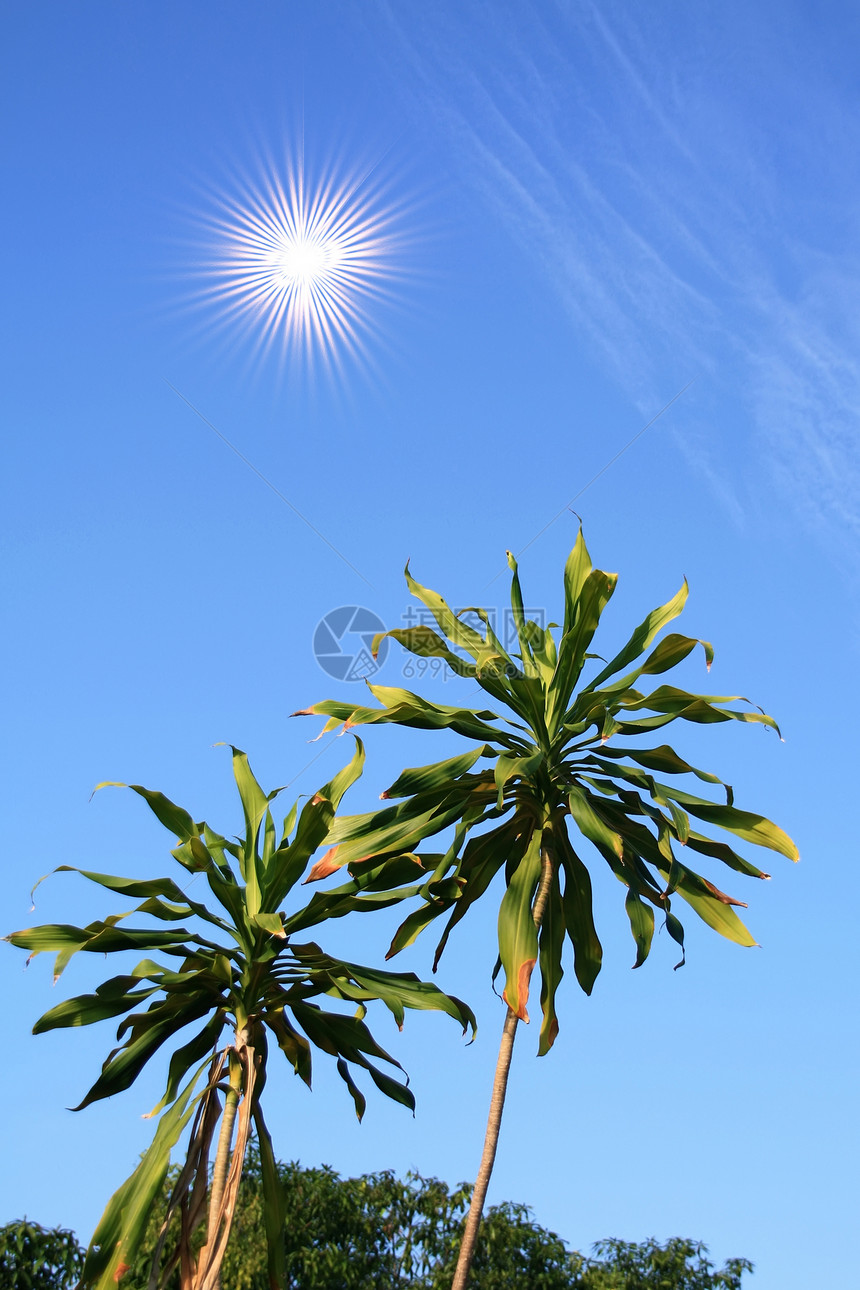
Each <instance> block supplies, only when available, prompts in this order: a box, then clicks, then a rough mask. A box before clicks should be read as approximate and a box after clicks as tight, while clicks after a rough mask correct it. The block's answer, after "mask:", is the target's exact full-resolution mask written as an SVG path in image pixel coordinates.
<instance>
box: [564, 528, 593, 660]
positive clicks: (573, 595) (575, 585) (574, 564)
mask: <svg viewBox="0 0 860 1290" xmlns="http://www.w3.org/2000/svg"><path fill="white" fill-rule="evenodd" d="M591 570H592V564H591V556H590V555H589V554H588V548H587V546H586V545H585V538H584V537H583V535H582V527H581V526H580V529H579V533H578V534H577V537H576V543H575V545H574V548H573V550H572V551H571V553H570V555H569V556H568V557H567V563H566V565H565V566H564V626H563V629H562V635H563V636H567V634H568V633H569V632H570V631H571V630H572V628H573V627H574V626H575V624H576V619H577V615H578V613H579V599H580V596H581V595H582V589H583V587H584V586H585V583H586V581H587V579H588V576H589V574H590V573H591Z"/></svg>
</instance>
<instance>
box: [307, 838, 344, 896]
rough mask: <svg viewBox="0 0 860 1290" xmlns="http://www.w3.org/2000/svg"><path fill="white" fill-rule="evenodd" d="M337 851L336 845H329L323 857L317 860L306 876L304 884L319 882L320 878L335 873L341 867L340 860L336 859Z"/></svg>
mask: <svg viewBox="0 0 860 1290" xmlns="http://www.w3.org/2000/svg"><path fill="white" fill-rule="evenodd" d="M336 851H337V847H336V846H335V847H329V849H328V851H326V853H325V855H324V856H323V857H322V859H321V860H317V862H316V864H315V865H314V867H313V868H312V869H311V871H310V873H309V874H308V876H307V878H305V881H304V883H303V884H302V885H303V886H305V885H307V883H309V882H319V881H320V879H322V878H327V877H328V876H329V874H330V873H335V872H336V871H337V870H338V869H339V868H340V862H339V861H338V860H336V859H335V852H336Z"/></svg>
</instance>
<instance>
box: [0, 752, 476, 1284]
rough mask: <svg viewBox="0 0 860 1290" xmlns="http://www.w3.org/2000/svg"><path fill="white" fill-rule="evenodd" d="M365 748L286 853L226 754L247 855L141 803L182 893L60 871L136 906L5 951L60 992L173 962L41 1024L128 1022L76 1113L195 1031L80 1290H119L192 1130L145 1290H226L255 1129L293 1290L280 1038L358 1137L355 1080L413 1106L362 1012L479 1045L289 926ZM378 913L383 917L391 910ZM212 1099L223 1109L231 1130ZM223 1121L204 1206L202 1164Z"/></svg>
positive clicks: (83, 999)
mask: <svg viewBox="0 0 860 1290" xmlns="http://www.w3.org/2000/svg"><path fill="white" fill-rule="evenodd" d="M356 744H357V747H356V752H355V755H354V757H353V758H352V760H351V761H350V763H349V765H348V766H346V767H345V768H344V769H343V770H341V771H340V772H339V773H338V774H337V775H335V777H334V778H333V779H332V780H331V782H330V783H329V784H326V786H325V787H324V788H322V789H320V791H319V792H318V793H316V794H315V795H314V796H313V798H312V799H311V800H310V801H309V802H307V803H306V804H305V806H304V807H303V809H302V810H301V812H300V813H299V812H298V804H296V805H295V806H293V808H292V810H291V811H290V812H289V814H288V815H287V817H286V820H285V821H284V824H283V829H282V830H281V834H280V838H279V837H278V835H277V832H276V829H275V824H274V821H273V818H272V811H271V805H272V802H273V801H274V799H275V798H276V797H277V795H278V793H279V792H280V791H281V790H280V789H276V790H275V791H274V792H272V793H269V794H266V793H264V792H263V790H262V789H261V788H260V785H259V784H258V783H257V781H256V779H255V778H254V776H253V774H252V773H251V769H250V767H249V765H248V760H247V758H246V756H245V754H244V753H243V752H240V751H239V750H238V749H235V748H234V749H233V771H234V776H235V780H236V785H237V787H238V790H239V796H240V798H241V803H242V810H243V813H244V819H245V831H244V835H243V836H241V837H239V838H238V839H237V840H236V841H228V840H227V839H226V838H224V837H222V836H221V835H220V834H218V833H216V832H214V831H213V830H212V829H211V828H210V827H209V826H208V824H206V823H205V822H201V823H196V822H195V821H194V820H193V819H192V817H191V816H190V815H189V814H188V813H187V812H186V811H184V810H183V809H182V808H181V807H179V806H176V805H175V804H174V803H173V802H171V801H169V800H168V798H166V797H164V796H163V795H162V794H161V793H158V792H153V791H151V790H149V789H146V788H142V787H141V786H140V785H137V784H133V785H130V787H131V788H132V789H133V790H134V792H135V793H138V794H139V795H140V796H141V797H142V798H144V800H145V801H146V802H147V804H148V805H149V807H150V808H151V810H152V811H153V813H154V814H155V816H156V817H157V819H158V820H159V821H160V822H161V823H162V824H163V825H164V826H165V827H166V828H167V829H168V830H169V831H170V832H171V833H172V834H173V835H174V836H175V837H176V838H177V839H178V846H177V847H176V848H175V850H174V851H173V852H172V854H173V856H174V858H175V859H176V860H177V862H178V863H179V865H180V866H181V868H182V869H183V870H184V871H185V874H186V875H187V876H189V881H188V882H187V883H186V886H185V889H183V888H181V887H180V886H179V885H178V884H177V883H176V882H174V881H173V880H172V879H171V878H154V879H146V880H141V879H136V878H122V877H113V876H111V875H107V874H101V873H91V872H88V871H86V870H76V869H72V867H71V866H69V865H61V866H60V867H59V868H60V870H65V871H69V870H71V871H72V872H78V873H81V874H83V876H84V877H85V878H88V879H89V880H90V881H92V882H94V883H97V884H99V885H100V886H101V887H106V888H107V889H108V890H109V891H112V892H116V893H118V894H120V895H122V896H124V897H127V898H129V899H130V900H135V901H139V902H140V903H138V904H136V905H135V907H134V909H132V910H129V911H126V912H125V913H121V914H113V915H111V916H110V917H108V918H105V919H103V920H99V921H96V922H93V923H90V924H89V925H88V926H86V927H72V926H68V925H63V924H58V925H45V926H41V927H34V928H30V929H29V930H27V931H20V932H15V933H14V934H13V935H11V936H9V937H8V938H7V939H8V940H10V941H11V942H12V944H13V945H17V946H20V947H21V948H23V949H28V950H30V951H31V957H32V956H33V955H35V954H39V953H42V952H43V951H55V952H56V954H57V958H56V966H55V969H54V979H55V980H56V979H57V977H58V976H59V975H60V974H61V972H62V971H63V969H64V968H65V967H66V965H67V964H68V962H69V960H70V959H71V958H72V956H73V955H74V954H76V953H78V952H79V951H86V952H89V953H94V954H95V953H104V954H113V953H125V952H126V951H134V952H136V953H141V952H142V953H144V954H155V953H157V954H158V955H159V956H160V958H162V959H166V960H167V961H166V962H164V961H156V960H155V959H153V958H149V957H147V958H144V959H143V960H142V961H141V962H139V963H138V964H137V966H135V967H132V968H130V969H129V970H127V971H124V972H123V973H122V974H121V975H118V976H114V977H112V978H111V979H110V980H108V981H105V982H104V983H103V984H101V985H100V986H98V987H97V989H96V991H95V993H93V994H85V995H80V996H78V997H77V998H73V999H68V1000H66V1001H65V1002H63V1003H60V1004H58V1005H57V1006H56V1007H55V1008H52V1009H51V1010H50V1011H49V1012H46V1013H45V1015H44V1016H43V1017H41V1018H40V1020H39V1021H38V1022H37V1023H36V1025H35V1027H34V1031H35V1032H36V1033H42V1032H44V1031H47V1030H52V1029H56V1028H58V1027H66V1026H80V1025H89V1024H91V1023H93V1022H97V1021H103V1020H105V1019H107V1018H114V1017H122V1018H124V1020H122V1021H121V1023H120V1025H119V1029H118V1031H117V1040H118V1041H119V1046H118V1047H117V1048H115V1049H114V1050H113V1051H112V1052H111V1053H110V1054H109V1056H108V1058H107V1059H106V1061H105V1063H104V1065H103V1067H102V1071H101V1074H100V1075H99V1077H98V1079H97V1080H96V1081H95V1083H94V1084H93V1086H92V1088H90V1090H89V1092H88V1093H87V1094H86V1096H85V1097H84V1099H83V1101H82V1102H81V1103H80V1104H79V1106H78V1107H76V1108H75V1109H76V1110H80V1109H81V1108H83V1107H85V1106H89V1105H90V1103H92V1102H96V1101H98V1100H99V1099H100V1098H105V1097H110V1096H112V1095H113V1094H115V1093H119V1092H121V1091H122V1090H123V1089H127V1088H128V1087H129V1086H130V1085H131V1084H132V1083H133V1082H134V1080H135V1079H136V1077H137V1076H138V1075H139V1073H140V1072H141V1071H142V1070H143V1068H144V1066H145V1065H146V1064H147V1063H148V1062H149V1061H150V1059H151V1058H152V1057H153V1056H154V1055H155V1054H156V1053H157V1052H158V1051H159V1050H160V1049H161V1048H162V1046H163V1045H164V1044H165V1043H166V1042H167V1041H168V1040H174V1039H175V1037H176V1036H177V1035H179V1034H180V1032H183V1031H184V1030H185V1028H186V1027H192V1028H193V1029H192V1033H191V1034H190V1037H188V1038H186V1039H185V1041H184V1042H182V1043H181V1044H179V1046H176V1047H175V1048H174V1050H173V1052H172V1055H171V1057H170V1062H169V1067H168V1075H167V1087H166V1090H165V1093H164V1096H163V1097H162V1099H161V1101H160V1102H159V1103H158V1105H157V1106H156V1107H155V1109H154V1110H153V1111H152V1112H151V1114H152V1115H153V1116H159V1117H160V1118H159V1121H158V1126H157V1128H156V1131H155V1134H154V1137H153V1141H152V1144H151V1146H150V1147H149V1149H148V1150H147V1151H146V1153H145V1154H144V1156H143V1157H142V1159H141V1161H140V1164H139V1165H138V1167H137V1168H136V1169H135V1170H134V1172H133V1173H132V1175H131V1177H130V1178H129V1179H128V1180H127V1181H126V1182H125V1183H124V1184H123V1185H122V1186H121V1187H120V1188H119V1190H118V1191H117V1192H116V1193H115V1194H114V1196H113V1197H112V1198H111V1200H110V1201H109V1203H108V1205H107V1208H106V1209H105V1212H104V1215H103V1216H102V1219H101V1221H100V1222H99V1225H98V1227H97V1229H96V1232H95V1234H94V1236H93V1240H92V1243H91V1245H90V1247H89V1250H88V1251H87V1256H86V1264H85V1267H84V1270H83V1277H82V1283H83V1284H85V1285H87V1286H91V1285H92V1286H96V1287H97V1288H98V1290H108V1288H109V1287H113V1286H114V1285H115V1284H116V1282H118V1281H119V1280H121V1278H122V1276H123V1274H124V1273H125V1272H126V1271H127V1270H128V1269H129V1267H131V1266H132V1265H133V1263H134V1259H135V1251H136V1249H137V1247H138V1246H139V1244H140V1240H141V1238H142V1236H143V1233H144V1229H145V1227H146V1224H147V1219H148V1217H149V1214H150V1209H151V1207H152V1205H153V1203H154V1202H155V1200H156V1198H157V1197H158V1196H159V1193H160V1191H161V1188H162V1184H163V1181H164V1178H165V1175H166V1173H167V1170H168V1167H169V1160H170V1153H171V1150H172V1149H173V1147H174V1146H175V1145H176V1143H177V1141H178V1139H179V1137H180V1135H181V1133H182V1131H183V1129H184V1128H185V1127H186V1125H188V1124H189V1123H191V1137H190V1142H189V1146H188V1150H187V1155H186V1160H185V1164H184V1166H183V1168H182V1169H181V1170H180V1172H179V1175H178V1177H177V1179H176V1183H175V1186H174V1187H173V1189H172V1192H171V1195H170V1199H169V1203H168V1205H167V1211H166V1214H165V1215H164V1216H163V1221H162V1222H161V1224H160V1232H161V1237H160V1240H159V1242H158V1244H157V1246H156V1249H155V1251H154V1264H153V1273H152V1281H151V1285H152V1286H155V1284H156V1280H157V1274H158V1268H159V1265H160V1264H161V1263H162V1262H163V1267H162V1279H164V1278H165V1277H166V1276H168V1275H169V1273H170V1271H171V1269H172V1268H173V1267H174V1266H177V1265H178V1267H179V1270H180V1281H181V1285H182V1287H183V1290H185V1287H189V1288H192V1287H193V1290H212V1288H213V1287H215V1286H217V1285H218V1280H219V1268H220V1265H221V1261H222V1259H223V1256H224V1250H225V1248H226V1244H227V1240H228V1237H229V1234H230V1225H231V1222H232V1217H233V1214H234V1211H235V1206H236V1198H237V1193H238V1188H239V1184H240V1180H241V1173H242V1164H243V1160H244V1158H245V1152H246V1149H247V1144H248V1140H249V1135H250V1133H251V1130H252V1127H253V1129H254V1130H255V1131H256V1134H257V1138H258V1142H259V1151H260V1162H261V1166H260V1168H261V1180H262V1198H263V1215H264V1222H265V1229H266V1235H267V1247H268V1254H267V1263H268V1276H269V1278H270V1283H271V1285H272V1286H282V1285H283V1284H284V1277H285V1273H284V1248H283V1239H282V1233H283V1222H284V1216H283V1209H282V1196H281V1188H280V1185H279V1182H278V1177H277V1171H276V1169H275V1159H274V1155H273V1152H272V1144H271V1140H270V1137H269V1133H268V1130H267V1128H266V1124H265V1120H264V1118H263V1111H262V1106H261V1095H262V1092H263V1088H264V1085H265V1082H266V1069H267V1067H266V1060H267V1052H268V1038H269V1036H271V1037H273V1038H274V1040H275V1043H276V1044H277V1045H278V1047H279V1048H280V1049H281V1051H282V1053H283V1054H284V1056H285V1057H286V1058H287V1060H288V1062H289V1063H290V1064H291V1065H292V1067H293V1069H294V1070H295V1072H296V1073H297V1074H298V1075H299V1076H300V1077H301V1078H302V1079H303V1080H304V1081H305V1082H306V1083H307V1084H308V1085H309V1084H310V1081H311V1053H312V1049H314V1048H317V1049H319V1050H320V1051H322V1052H325V1053H328V1054H330V1055H331V1056H332V1057H334V1058H335V1059H336V1062H337V1070H338V1072H339V1074H340V1075H341V1077H342V1078H343V1080H344V1081H345V1083H346V1085H347V1087H348V1089H349V1091H350V1093H351V1094H352V1097H353V1100H354V1103H355V1109H356V1112H357V1114H358V1116H359V1119H360V1118H361V1116H362V1114H363V1112H364V1109H365V1099H364V1095H363V1094H362V1092H361V1091H360V1090H359V1088H358V1086H357V1084H356V1082H355V1080H354V1078H353V1074H352V1072H351V1067H352V1068H355V1067H359V1068H363V1069H364V1070H366V1071H367V1072H368V1074H369V1076H370V1078H371V1079H372V1081H373V1082H374V1083H375V1084H376V1086H377V1087H378V1088H379V1089H380V1090H381V1091H382V1092H383V1093H385V1094H386V1095H387V1096H388V1097H390V1098H393V1099H394V1100H395V1101H397V1102H400V1103H402V1104H403V1105H404V1106H407V1107H409V1108H412V1107H413V1106H414V1099H413V1096H412V1094H411V1092H410V1091H409V1089H408V1087H407V1083H404V1082H403V1081H401V1080H400V1079H398V1078H396V1077H394V1076H392V1075H391V1074H388V1073H386V1072H385V1071H384V1070H382V1069H380V1067H379V1066H377V1065H376V1064H375V1063H376V1062H377V1061H382V1062H386V1063H388V1064H389V1065H390V1066H391V1067H395V1068H400V1064H399V1062H397V1061H396V1060H395V1059H394V1058H393V1057H392V1056H391V1055H390V1054H389V1053H387V1052H386V1051H385V1050H384V1049H383V1048H381V1047H380V1045H379V1044H378V1043H377V1042H376V1040H375V1039H374V1038H373V1036H372V1034H371V1032H370V1031H369V1029H368V1028H367V1026H366V1025H365V1024H364V1021H363V1016H364V1013H365V1009H366V1005H367V1003H368V1002H370V1001H371V1000H374V999H376V1000H380V1001H381V1002H383V1003H384V1004H385V1005H386V1006H387V1007H388V1008H389V1010H390V1011H391V1012H392V1014H393V1015H394V1017H395V1019H396V1021H397V1024H398V1025H401V1024H402V1021H403V1015H404V1009H405V1008H418V1009H437V1010H441V1011H443V1012H446V1013H448V1014H449V1015H451V1016H452V1017H454V1018H456V1019H457V1020H458V1021H459V1022H461V1023H462V1025H463V1027H464V1030H465V1028H466V1027H467V1026H468V1025H471V1026H472V1027H473V1030H474V1018H473V1016H472V1013H471V1012H470V1010H469V1009H468V1008H467V1007H466V1005H465V1004H463V1003H461V1002H460V1001H459V1000H456V999H452V998H449V997H448V996H447V995H445V994H443V993H442V992H441V991H440V990H439V989H437V987H436V986H434V985H429V984H427V983H425V982H421V981H419V980H418V978H417V977H415V976H414V975H413V974H411V973H410V974H400V973H391V972H381V971H376V970H373V969H371V968H365V967H360V966H357V965H356V964H353V963H347V962H343V961H341V960H339V959H336V958H332V957H331V956H330V955H328V954H326V953H324V952H323V950H321V949H320V947H319V946H318V945H316V944H314V943H313V942H309V943H301V944H300V943H297V942H296V941H294V940H293V936H294V934H295V933H296V932H297V931H299V930H300V929H304V928H307V927H309V926H310V925H312V923H313V922H314V919H313V917H309V916H308V913H307V910H298V911H296V912H295V913H293V914H291V915H290V914H285V913H283V912H282V911H281V905H282V903H283V901H284V899H285V898H286V896H287V895H288V893H289V892H290V891H291V889H292V888H293V887H294V885H295V884H296V883H297V882H298V880H299V878H301V876H302V874H303V873H304V870H305V868H306V866H307V863H308V860H309V858H310V857H311V855H312V854H313V852H314V851H315V850H316V848H317V847H318V846H319V845H320V844H321V843H322V842H324V841H325V839H326V837H327V834H328V832H329V830H330V828H331V824H332V820H333V818H334V814H335V811H336V809H337V807H338V805H339V803H340V800H341V798H342V796H343V794H344V792H345V791H346V789H347V788H348V787H349V786H350V785H351V784H352V783H353V782H354V781H355V779H356V778H357V777H358V775H359V774H360V773H361V768H362V764H363V758H364V752H363V749H362V747H361V744H360V742H359V741H356ZM100 787H104V786H103V785H100ZM123 787H124V786H123ZM200 875H202V876H203V877H204V878H205V880H206V882H207V883H208V886H209V890H210V892H211V894H212V896H213V897H214V898H215V901H216V902H217V906H214V907H211V906H210V905H207V904H204V903H203V902H202V901H201V900H195V899H192V898H191V897H190V896H189V895H188V894H187V888H188V886H190V885H191V882H192V881H193V880H194V879H195V878H197V877H199V876H200ZM380 899H381V900H382V901H383V903H384V897H381V898H380ZM130 914H139V915H145V916H147V918H146V919H145V920H144V921H145V922H147V923H148V925H147V926H142V927H133V928H132V927H128V926H125V925H124V920H125V919H126V918H127V917H129V915H130ZM186 921H188V922H193V924H194V927H195V930H192V928H191V927H186V926H177V924H178V923H179V924H182V923H184V922H186ZM171 964H172V966H171ZM325 995H327V996H329V997H332V998H334V999H337V1000H343V1001H346V1002H349V1003H352V1004H353V1005H357V1014H356V1015H354V1016H349V1015H344V1014H343V1013H342V1012H337V1011H329V1010H324V1009H323V1008H321V1007H320V1005H319V1003H317V1002H314V1000H316V999H318V998H320V997H321V996H325ZM225 1028H226V1029H228V1030H229V1031H230V1032H231V1033H230V1036H229V1042H228V1043H227V1044H226V1045H225V1046H222V1043H223V1040H222V1033H223V1031H224V1030H225ZM189 1072H191V1075H190V1078H188V1075H189ZM219 1093H222V1094H223V1096H224V1108H223V1113H222V1111H221V1102H220V1098H219ZM219 1120H220V1129H219V1130H218V1141H217V1150H216V1154H215V1162H214V1168H213V1173H212V1184H211V1190H210V1191H209V1194H208V1205H207V1187H208V1181H209V1177H208V1168H209V1157H210V1150H211V1146H212V1143H213V1141H214V1138H215V1134H216V1129H218V1124H219ZM234 1130H235V1145H234V1143H233V1134H234ZM174 1213H178V1214H179V1218H180V1221H179V1232H178V1240H177V1242H176V1246H175V1248H174V1249H173V1250H172V1251H167V1252H166V1258H165V1257H164V1256H165V1242H166V1240H167V1234H168V1232H169V1231H170V1230H171V1227H170V1218H171V1216H172V1215H173V1214H174ZM204 1216H205V1217H206V1229H205V1239H204V1240H203V1242H202V1245H201V1246H200V1248H199V1250H197V1251H196V1252H195V1249H194V1246H193V1244H192V1235H193V1233H194V1230H195V1229H196V1228H197V1226H198V1224H199V1223H200V1222H201V1221H202V1220H203V1218H204Z"/></svg>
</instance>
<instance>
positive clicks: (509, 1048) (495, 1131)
mask: <svg viewBox="0 0 860 1290" xmlns="http://www.w3.org/2000/svg"><path fill="white" fill-rule="evenodd" d="M552 874H553V868H552V859H551V857H550V855H549V852H548V851H547V850H546V848H544V850H543V851H542V852H541V875H540V882H539V884H538V890H537V895H536V897H535V903H534V905H533V906H532V918H533V919H534V924H535V927H536V928H537V929H538V932H539V931H540V928H541V924H542V923H543V916H544V912H545V910H546V904H547V900H548V899H549V891H550V887H551V885H552ZM532 966H534V965H532ZM529 977H531V972H530V973H529ZM518 1023H519V1017H518V1016H517V1014H516V1013H515V1012H514V1011H513V1009H512V1008H508V1015H507V1016H506V1017H505V1024H504V1026H503V1028H502V1042H501V1043H500V1045H499V1056H498V1059H497V1061H496V1074H495V1078H494V1079H493V1092H492V1095H491V1097H490V1113H489V1115H488V1116H487V1131H486V1133H485V1135H484V1150H483V1153H482V1155H481V1164H480V1168H479V1169H478V1176H477V1178H476V1179H475V1187H474V1190H473V1192H472V1200H471V1203H470V1205H469V1213H468V1214H467V1215H466V1223H465V1226H464V1228H463V1239H462V1241H461V1242H460V1253H459V1254H458V1256H457V1267H456V1269H455V1271H454V1279H453V1281H452V1282H451V1290H465V1287H466V1283H467V1281H468V1279H469V1269H470V1268H471V1266H472V1259H473V1258H474V1255H475V1246H476V1244H477V1241H478V1229H479V1227H480V1224H481V1215H482V1214H483V1212H484V1201H485V1200H486V1199H487V1188H488V1187H489V1185H490V1177H491V1176H492V1172H493V1165H494V1163H495V1160H496V1149H497V1147H498V1145H499V1130H500V1129H501V1126H502V1112H503V1111H504V1109H505V1094H506V1093H507V1089H508V1073H509V1071H510V1069H511V1058H512V1056H513V1053H514V1040H515V1038H516V1035H517V1025H518Z"/></svg>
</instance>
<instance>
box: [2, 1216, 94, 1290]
mask: <svg viewBox="0 0 860 1290" xmlns="http://www.w3.org/2000/svg"><path fill="white" fill-rule="evenodd" d="M83 1265H84V1252H83V1250H82V1249H81V1247H80V1246H79V1245H78V1242H77V1240H76V1239H75V1234H74V1232H70V1231H68V1229H67V1228H65V1227H51V1228H46V1227H40V1226H39V1224H38V1223H33V1222H31V1221H30V1220H29V1219H27V1218H19V1219H16V1220H15V1221H14V1222H12V1223H6V1224H4V1225H3V1227H0V1290H71V1287H72V1286H73V1285H75V1284H76V1283H77V1280H78V1277H79V1276H80V1273H81V1269H82V1268H83Z"/></svg>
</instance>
